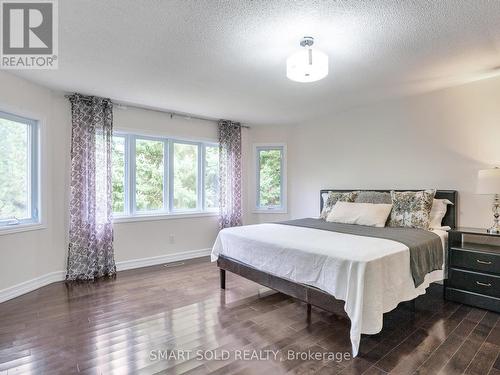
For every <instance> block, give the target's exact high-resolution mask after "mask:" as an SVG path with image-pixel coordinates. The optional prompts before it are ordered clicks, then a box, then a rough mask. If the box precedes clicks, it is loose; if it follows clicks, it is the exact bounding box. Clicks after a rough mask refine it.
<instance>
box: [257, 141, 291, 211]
mask: <svg viewBox="0 0 500 375" xmlns="http://www.w3.org/2000/svg"><path fill="white" fill-rule="evenodd" d="M255 157H256V159H255V161H256V172H257V174H256V181H257V189H256V190H257V191H256V198H257V199H256V209H257V210H265V211H276V212H284V211H285V210H286V173H285V172H286V168H285V158H286V146H285V145H256V146H255Z"/></svg>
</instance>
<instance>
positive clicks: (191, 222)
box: [0, 72, 217, 299]
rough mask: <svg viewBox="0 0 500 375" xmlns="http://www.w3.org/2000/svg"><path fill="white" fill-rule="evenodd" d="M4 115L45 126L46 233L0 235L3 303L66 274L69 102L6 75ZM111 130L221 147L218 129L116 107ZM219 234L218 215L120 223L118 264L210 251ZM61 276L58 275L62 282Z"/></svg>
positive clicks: (0, 98) (0, 80)
mask: <svg viewBox="0 0 500 375" xmlns="http://www.w3.org/2000/svg"><path fill="white" fill-rule="evenodd" d="M0 110H4V111H8V112H12V113H15V114H21V115H25V116H27V117H31V118H35V119H39V120H42V133H43V136H42V137H43V144H42V152H43V161H42V180H43V185H44V186H43V189H42V199H43V202H42V203H43V207H42V215H43V216H44V224H45V227H44V228H43V229H40V230H36V231H27V232H20V233H12V234H0V297H2V296H1V294H2V290H4V292H5V290H6V289H8V288H10V287H13V286H15V285H17V284H20V283H23V282H26V281H29V280H32V279H35V278H38V277H41V276H44V275H47V274H49V273H53V272H59V271H64V270H65V267H66V256H67V251H66V249H67V241H68V240H67V237H68V236H67V232H68V224H67V223H68V209H67V207H68V192H69V171H70V165H69V159H70V141H71V116H70V105H69V102H68V100H67V99H66V98H64V95H63V94H62V93H59V92H54V91H52V90H49V89H46V88H43V87H41V86H38V85H35V84H32V83H30V82H28V81H25V80H24V79H21V78H19V77H16V76H14V75H11V74H7V73H5V72H0ZM114 128H115V129H116V130H125V131H137V132H139V133H141V134H151V135H166V136H174V137H178V138H187V139H195V140H207V141H216V140H217V127H216V125H215V124H214V123H210V122H206V121H197V120H186V119H182V118H176V117H174V118H173V119H171V118H170V116H169V115H168V114H165V113H160V112H155V111H148V110H139V109H133V108H128V109H120V108H118V107H116V106H115V110H114ZM170 235H173V236H174V243H170V241H169V238H170ZM216 235H217V217H216V216H210V217H196V218H183V219H168V220H157V221H142V222H127V223H117V224H115V258H116V261H117V262H126V261H130V260H135V259H142V258H149V257H156V256H166V255H169V254H178V253H182V252H185V251H193V250H202V249H209V248H211V246H212V245H213V242H214V240H215V237H216ZM61 274H62V272H59V273H58V275H57V277H60V276H61ZM57 277H56V278H57ZM50 280H52V281H53V280H54V277H52V278H50ZM33 285H35V284H33ZM0 299H1V298H0Z"/></svg>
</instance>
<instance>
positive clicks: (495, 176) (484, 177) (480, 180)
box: [476, 168, 500, 194]
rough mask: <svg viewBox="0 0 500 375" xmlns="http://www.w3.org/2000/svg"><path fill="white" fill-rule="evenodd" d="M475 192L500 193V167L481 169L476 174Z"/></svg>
mask: <svg viewBox="0 0 500 375" xmlns="http://www.w3.org/2000/svg"><path fill="white" fill-rule="evenodd" d="M476 193H477V194H500V168H493V169H482V170H480V171H479V172H478V174H477V189H476Z"/></svg>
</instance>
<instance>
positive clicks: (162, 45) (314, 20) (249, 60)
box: [16, 0, 500, 124]
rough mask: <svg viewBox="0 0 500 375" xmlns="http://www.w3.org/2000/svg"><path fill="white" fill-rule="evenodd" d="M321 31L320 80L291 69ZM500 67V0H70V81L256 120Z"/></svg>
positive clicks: (65, 66) (60, 80) (305, 113)
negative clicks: (305, 42) (289, 63)
mask: <svg viewBox="0 0 500 375" xmlns="http://www.w3.org/2000/svg"><path fill="white" fill-rule="evenodd" d="M304 35H311V36H313V37H314V38H315V40H316V46H317V47H318V48H319V49H321V50H323V51H324V52H326V53H327V54H328V55H329V57H330V74H329V76H328V77H327V78H326V79H324V80H322V81H319V82H314V83H296V82H292V81H289V80H288V79H287V78H286V74H285V73H286V68H285V65H286V64H285V61H286V58H287V57H288V56H289V55H290V54H291V53H293V52H294V51H295V50H296V49H297V48H298V42H299V39H300V38H301V37H302V36H304ZM498 66H500V0H491V1H487V0H439V1H438V0H435V1H427V0H413V1H410V0H407V1H393V0H372V1H368V0H367V1H361V0H360V1H354V0H350V1H347V0H345V1H340V0H339V1H333V0H331V1H326V0H321V1H319V0H318V1H289V0H282V1H278V0H274V1H271V0H263V1H260V0H254V1H251V0H232V1H218V0H164V1H160V0H155V1H137V0H105V1H103V0H78V1H77V0H60V1H59V70H56V71H21V72H18V73H16V74H18V75H20V76H23V77H26V78H28V79H30V80H33V81H36V82H38V83H41V84H43V85H46V86H49V87H52V88H55V89H60V90H64V91H78V92H82V93H86V94H95V95H100V96H108V97H111V98H113V99H117V100H121V101H125V102H131V103H136V104H141V105H147V106H151V107H157V108H163V109H171V110H177V111H182V112H189V113H194V114H199V115H205V116H210V117H214V118H228V119H234V120H240V121H243V122H245V123H250V124H288V123H297V122H301V121H304V120H307V119H311V118H315V117H317V116H325V115H328V114H329V113H333V112H335V111H342V110H346V109H349V108H352V107H354V106H359V105H363V104H366V103H369V102H373V101H375V100H380V99H381V98H386V97H393V96H398V95H409V94H413V93H417V92H423V91H429V90H434V89H436V88H441V87H447V86H451V85H455V84H457V83H460V82H464V81H467V80H471V79H475V78H476V77H480V76H481V75H483V74H488V73H489V72H490V73H491V72H492V71H493V70H494V69H495V68H496V67H498Z"/></svg>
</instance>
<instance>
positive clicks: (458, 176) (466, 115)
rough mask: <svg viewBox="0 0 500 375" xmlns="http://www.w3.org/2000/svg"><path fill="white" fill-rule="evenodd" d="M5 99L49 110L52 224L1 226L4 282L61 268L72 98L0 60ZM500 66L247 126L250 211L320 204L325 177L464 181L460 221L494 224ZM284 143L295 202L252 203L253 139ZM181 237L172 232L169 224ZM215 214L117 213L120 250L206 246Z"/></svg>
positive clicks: (396, 184) (401, 182)
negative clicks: (332, 112)
mask: <svg viewBox="0 0 500 375" xmlns="http://www.w3.org/2000/svg"><path fill="white" fill-rule="evenodd" d="M0 109H3V110H6V111H10V112H14V113H19V114H24V115H26V116H29V117H36V118H39V119H42V120H43V128H44V132H45V137H44V144H43V146H42V148H43V152H44V155H43V157H44V166H43V176H42V177H43V181H44V189H43V194H44V196H43V199H44V201H43V202H44V210H43V214H44V215H45V218H46V228H45V229H41V230H37V231H31V232H22V233H15V234H8V235H0V291H1V290H2V289H5V288H8V287H12V286H13V285H16V284H19V283H21V282H24V281H26V280H30V279H33V278H35V277H38V276H41V275H45V274H47V273H50V272H54V271H62V270H64V268H65V262H66V248H67V195H68V181H69V149H70V135H71V129H70V109H69V104H68V102H67V100H66V99H65V98H64V97H63V95H62V94H61V93H56V92H53V91H51V90H48V89H46V88H43V87H40V86H38V85H35V84H32V83H29V82H27V81H25V80H23V79H20V78H18V77H16V76H13V75H10V74H7V73H5V72H0ZM114 124H115V128H116V129H119V130H140V131H141V132H142V133H146V134H147V133H149V134H160V135H170V136H176V137H185V138H195V139H200V140H215V139H216V135H217V134H216V127H215V125H214V124H211V123H208V122H198V121H196V120H184V119H179V118H174V119H170V117H169V116H168V115H166V114H162V113H158V112H153V111H145V110H137V109H131V108H130V109H127V110H124V109H118V108H117V109H116V110H115V121H114ZM499 140H500V78H495V79H489V80H484V81H479V82H475V83H471V84H467V85H464V86H460V87H455V88H450V89H447V90H442V91H438V92H434V93H430V94H425V95H420V96H414V97H409V98H402V99H398V100H392V101H386V102H384V103H380V104H377V105H373V106H370V107H365V108H361V109H357V110H353V111H350V112H349V113H344V114H340V115H337V116H334V117H330V118H328V119H318V120H314V121H313V120H311V121H309V122H307V123H303V124H299V125H297V126H293V127H283V126H282V127H280V126H274V127H258V126H254V127H252V129H251V130H244V131H243V167H244V173H243V197H244V201H243V207H244V222H245V223H256V222H262V221H275V220H282V219H286V218H288V217H302V216H311V215H317V214H318V210H319V198H318V195H319V194H318V192H319V189H321V188H327V187H330V188H368V189H369V188H381V189H383V188H387V189H389V188H425V187H436V188H439V189H457V190H459V192H460V224H461V225H471V226H482V227H486V226H488V225H489V224H490V221H491V215H490V202H491V201H490V198H489V197H482V196H476V195H475V194H473V191H474V185H475V177H476V173H477V170H478V169H480V168H483V167H489V166H493V165H495V164H497V165H498V164H500V141H499ZM266 142H279V143H287V145H288V213H287V214H284V215H279V214H255V213H253V212H252V210H253V208H254V202H255V190H254V187H255V177H254V176H255V167H254V161H253V150H252V144H253V143H266ZM170 234H173V235H174V236H175V243H173V244H171V243H169V240H168V238H169V235H170ZM216 234H217V219H216V217H200V218H188V219H170V220H158V221H148V222H132V223H119V224H116V225H115V254H116V259H117V261H118V262H123V261H128V260H133V259H139V258H147V257H153V256H161V255H165V254H173V253H178V252H183V251H189V250H199V249H206V248H210V247H211V246H212V244H213V240H214V239H215V236H216Z"/></svg>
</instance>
